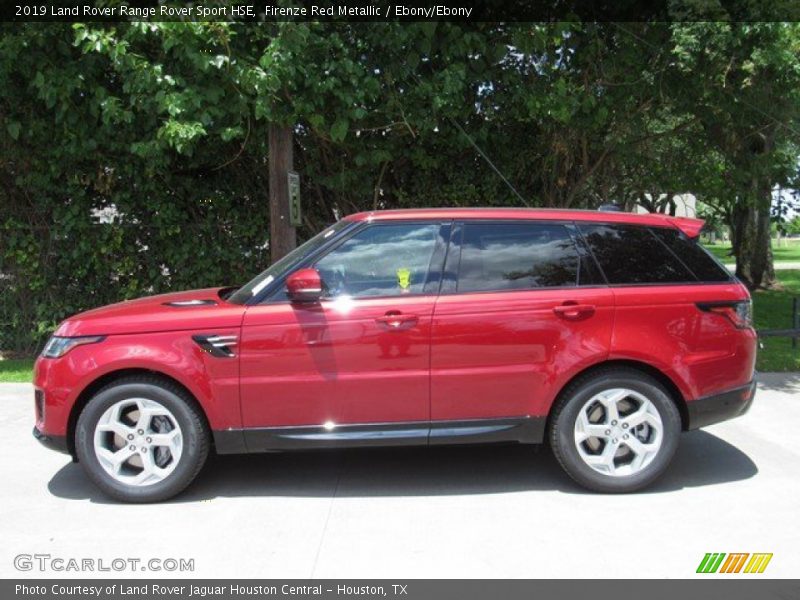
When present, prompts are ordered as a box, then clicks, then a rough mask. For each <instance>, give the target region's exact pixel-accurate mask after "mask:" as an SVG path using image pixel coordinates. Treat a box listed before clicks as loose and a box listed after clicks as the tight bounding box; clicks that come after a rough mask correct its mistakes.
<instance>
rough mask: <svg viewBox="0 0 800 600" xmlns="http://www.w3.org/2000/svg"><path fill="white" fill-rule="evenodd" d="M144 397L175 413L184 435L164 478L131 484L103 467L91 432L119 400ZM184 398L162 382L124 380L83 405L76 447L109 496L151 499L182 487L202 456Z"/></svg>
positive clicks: (88, 469) (87, 469)
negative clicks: (177, 454) (147, 483)
mask: <svg viewBox="0 0 800 600" xmlns="http://www.w3.org/2000/svg"><path fill="white" fill-rule="evenodd" d="M131 398H145V399H148V400H154V401H156V402H158V403H159V404H161V405H163V406H164V407H165V408H166V409H167V410H169V411H170V412H171V413H172V415H173V416H174V417H175V420H176V421H177V423H178V425H179V427H180V428H181V434H182V437H183V450H182V453H181V458H180V460H179V461H178V464H177V466H176V467H175V470H173V471H172V473H170V474H169V475H168V476H167V477H166V478H165V479H164V480H162V481H159V482H158V483H154V484H151V485H145V486H134V485H128V484H125V483H122V482H120V481H117V480H115V479H114V478H113V477H112V476H111V475H109V474H108V473H107V472H106V471H105V469H104V468H103V467H102V465H101V464H100V462H99V461H98V459H97V456H96V454H95V450H94V434H95V428H96V426H97V423H98V421H99V420H100V417H101V416H102V415H103V413H104V412H105V411H106V410H108V409H109V408H110V407H111V406H112V405H114V404H116V403H117V402H119V401H120V400H128V399H131ZM193 416H194V415H193V414H192V412H191V409H190V408H189V407H188V405H187V403H186V401H185V400H184V399H183V398H181V397H180V396H178V395H177V394H175V393H173V392H171V391H170V390H167V389H165V388H163V387H161V386H158V385H154V384H149V383H124V384H119V385H114V386H112V387H109V388H106V389H104V390H101V391H100V392H99V393H98V394H97V395H96V396H94V397H93V398H92V399H91V400H90V401H89V402H88V404H87V405H86V407H85V408H84V409H83V411H82V412H81V414H80V417H79V418H78V423H77V426H76V428H75V450H76V453H77V455H78V460H79V462H80V463H81V464H82V466H83V468H84V470H85V471H86V473H87V475H88V476H89V478H90V479H91V480H92V481H93V482H94V483H95V484H96V485H97V486H98V487H99V488H100V489H101V490H103V491H104V492H106V493H107V494H109V495H110V496H112V497H114V498H117V499H120V500H125V501H128V502H137V501H138V502H153V501H157V500H162V499H165V498H169V497H170V496H173V495H174V494H176V493H178V492H180V491H181V490H182V489H184V488H185V487H186V486H187V485H188V484H189V483H190V482H191V480H192V479H193V478H194V476H195V473H196V472H197V467H198V464H197V463H198V461H201V460H204V459H205V456H204V453H203V451H202V448H203V444H202V439H201V436H202V435H203V434H204V432H203V431H202V430H198V427H197V425H196V420H195V419H194V418H193Z"/></svg>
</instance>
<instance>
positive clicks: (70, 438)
mask: <svg viewBox="0 0 800 600" xmlns="http://www.w3.org/2000/svg"><path fill="white" fill-rule="evenodd" d="M137 375H139V376H142V377H149V378H151V379H157V380H160V381H162V382H163V383H167V384H170V385H173V386H177V387H178V388H180V389H181V391H182V392H184V394H185V395H186V397H187V398H189V399H190V400H191V401H192V402H194V404H195V406H196V407H197V409H198V410H199V411H200V414H201V415H202V416H203V419H204V421H205V425H206V427H207V428H208V429H209V430H210V429H211V424H210V423H209V420H208V415H207V414H206V411H205V409H204V408H203V405H202V403H200V402H199V401H198V400H197V397H196V396H195V395H194V394H193V393H192V391H191V390H190V389H189V388H188V387H186V386H185V385H184V384H183V383H181V382H180V381H178V380H177V379H175V378H174V377H171V376H170V375H167V374H166V373H162V372H161V371H156V370H153V369H145V368H126V369H117V370H115V371H110V372H108V373H104V374H103V375H101V376H100V377H98V378H97V379H94V380H93V381H91V382H90V383H89V384H88V385H87V386H86V387H84V388H83V390H81V392H80V394H78V396H77V397H76V399H75V402H74V403H73V405H72V409H71V410H70V414H69V419H68V420H67V450H68V451H69V453H70V455H71V456H72V459H73V460H74V461H76V462H77V455H76V453H75V428H76V426H77V424H78V417H79V416H80V414H81V412H83V409H84V407H85V406H86V405H87V404H88V402H89V400H91V399H92V397H93V396H94V395H95V394H96V393H97V392H99V391H100V390H101V389H103V388H104V387H106V386H108V385H110V384H112V383H114V382H115V381H119V380H120V379H124V378H127V377H132V376H133V377H135V376H137Z"/></svg>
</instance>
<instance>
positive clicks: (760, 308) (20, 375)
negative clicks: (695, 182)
mask: <svg viewBox="0 0 800 600" xmlns="http://www.w3.org/2000/svg"><path fill="white" fill-rule="evenodd" d="M798 246H800V245H798ZM797 260H800V255H798V258H797ZM777 275H778V278H779V279H780V280H781V283H782V284H783V286H784V288H785V289H784V290H782V291H762V290H759V291H757V292H756V293H755V294H753V318H754V319H755V325H756V329H789V328H790V327H791V326H792V296H793V295H794V296H800V270H782V271H778V272H777ZM761 345H763V348H761V349H759V351H758V363H757V365H756V368H757V369H758V370H759V371H800V347H798V348H797V349H792V340H791V339H789V338H764V339H763V340H761ZM798 346H800V341H798ZM32 371H33V359H32V358H30V359H28V358H23V359H14V360H0V383H7V382H28V381H31V379H32V377H33V373H32Z"/></svg>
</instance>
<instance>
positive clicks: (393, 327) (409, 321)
mask: <svg viewBox="0 0 800 600" xmlns="http://www.w3.org/2000/svg"><path fill="white" fill-rule="evenodd" d="M418 320H419V317H417V315H412V314H408V313H401V312H400V311H395V310H390V311H388V312H387V313H386V314H385V315H384V316H382V317H377V318H376V319H375V322H376V323H378V324H379V325H383V326H384V327H386V328H387V329H389V330H390V331H398V330H401V329H408V328H409V327H413V326H414V325H416V324H417V321H418Z"/></svg>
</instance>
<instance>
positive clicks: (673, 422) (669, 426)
mask: <svg viewBox="0 0 800 600" xmlns="http://www.w3.org/2000/svg"><path fill="white" fill-rule="evenodd" d="M611 388H627V389H631V390H633V391H635V392H639V393H640V394H642V395H643V396H645V397H646V398H647V399H648V400H650V401H651V402H652V403H653V404H654V405H655V407H656V409H657V410H658V412H659V415H660V417H661V423H662V426H663V438H662V442H661V448H660V449H659V451H658V454H657V455H656V456H655V458H654V459H653V460H652V462H651V463H650V464H649V465H647V466H646V467H645V468H644V469H643V470H642V471H640V472H638V473H636V474H634V475H629V476H623V477H612V476H609V475H604V474H602V473H598V472H597V471H595V470H594V469H592V467H590V466H589V465H587V464H586V463H585V462H584V461H583V459H582V458H581V456H580V454H579V453H578V449H577V445H576V443H575V434H574V431H575V421H576V420H577V417H578V415H579V413H580V411H581V409H582V408H583V406H584V405H585V404H586V402H587V401H588V400H589V399H590V398H592V397H593V396H595V395H596V394H598V393H600V392H602V391H604V390H608V389H611ZM680 432H681V417H680V413H679V412H678V409H677V408H676V406H675V403H674V402H673V401H672V399H671V398H670V396H669V395H668V393H667V392H666V390H664V388H663V387H662V386H661V385H659V384H658V383H656V382H655V381H652V380H650V379H649V378H645V377H643V376H642V377H640V376H636V375H633V374H632V375H625V374H608V375H603V376H600V377H597V378H594V379H591V380H589V381H587V382H586V383H584V384H583V385H581V386H579V388H578V389H577V390H576V391H575V392H574V393H573V394H572V395H571V397H569V398H568V399H566V403H565V405H564V407H563V408H562V410H561V412H560V413H559V415H558V418H557V427H556V432H555V436H554V439H553V443H555V444H558V451H559V454H560V455H561V459H562V461H563V463H564V468H565V469H566V470H567V471H568V473H569V474H570V476H572V477H573V479H575V480H576V481H577V482H578V483H580V484H582V485H584V486H586V487H589V488H591V489H594V490H598V491H603V492H632V491H635V490H638V489H641V488H643V487H645V486H647V485H649V484H650V483H652V482H653V480H655V479H656V478H657V477H659V476H660V475H661V474H662V473H663V472H664V471H665V470H666V468H667V467H668V466H669V463H670V461H671V460H672V457H673V455H674V454H675V450H676V449H677V446H678V440H679V437H680Z"/></svg>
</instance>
